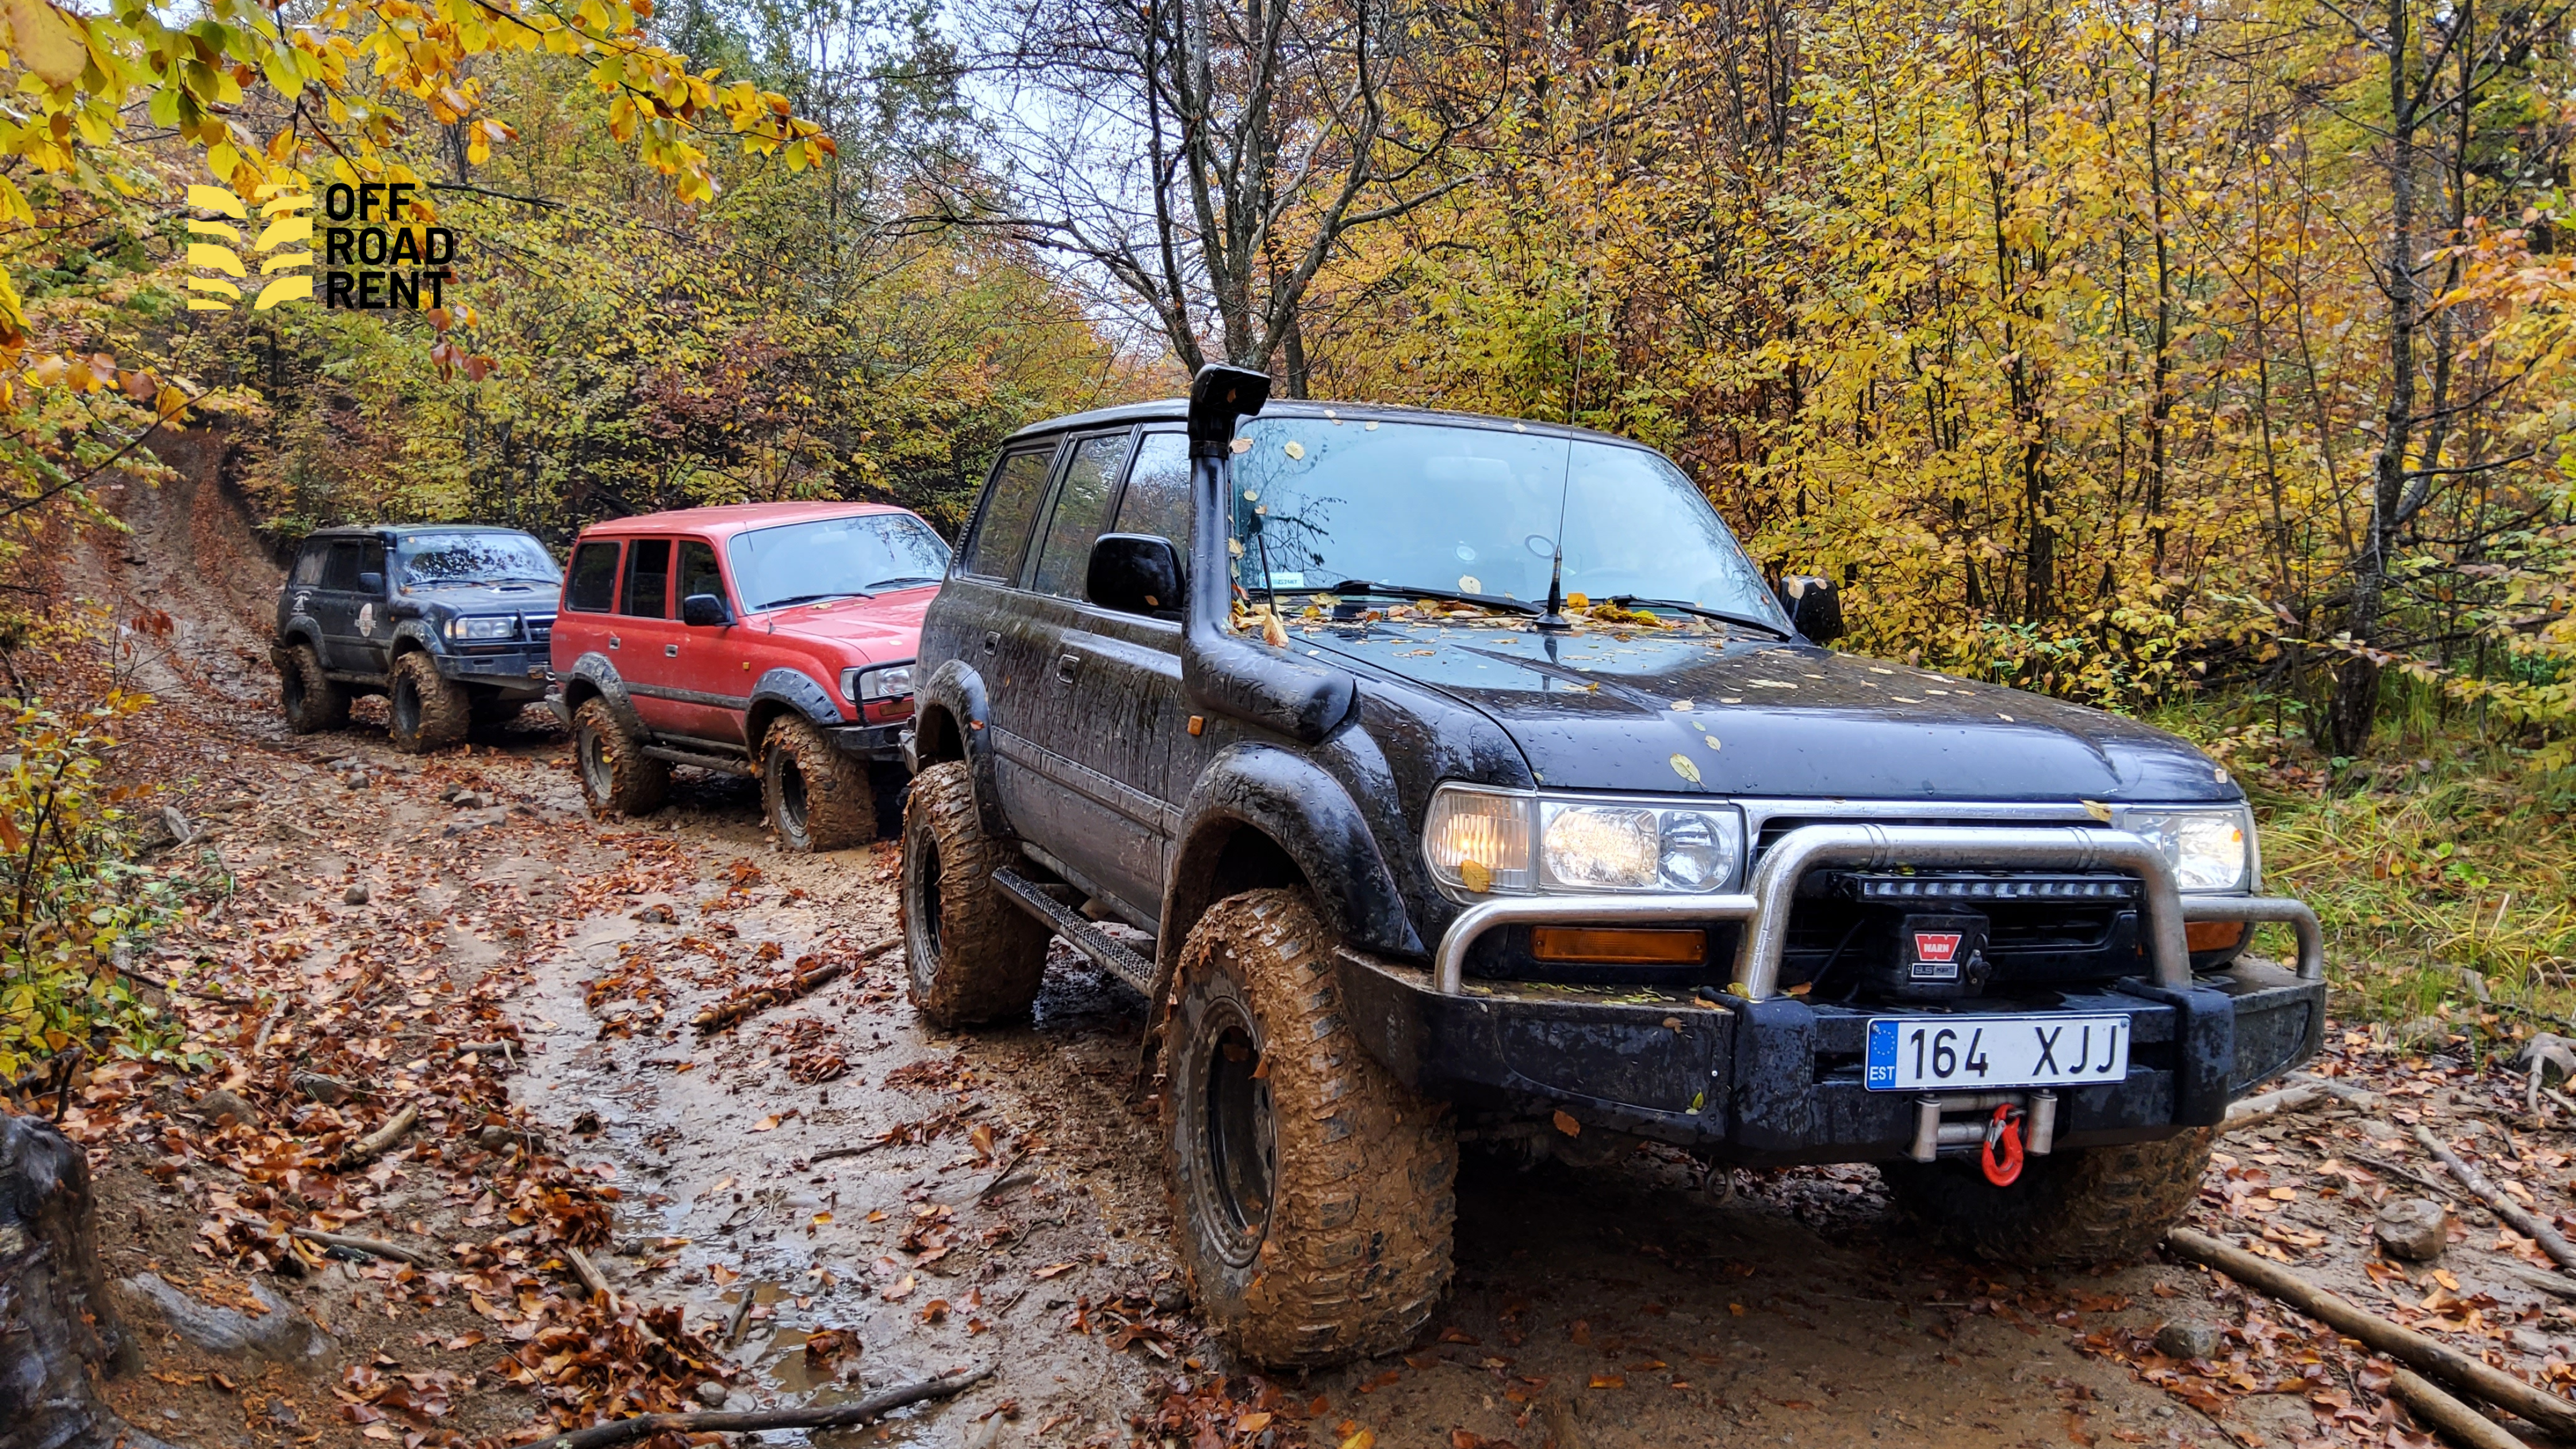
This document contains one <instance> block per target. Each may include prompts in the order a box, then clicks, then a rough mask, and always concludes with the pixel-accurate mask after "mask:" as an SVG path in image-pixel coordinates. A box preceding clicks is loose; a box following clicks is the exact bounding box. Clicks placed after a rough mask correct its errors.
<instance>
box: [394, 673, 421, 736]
mask: <svg viewBox="0 0 2576 1449" xmlns="http://www.w3.org/2000/svg"><path fill="white" fill-rule="evenodd" d="M393 717H394V733H395V734H396V735H401V736H409V735H414V734H418V733H419V732H420V691H419V690H417V689H414V688H413V687H412V683H411V681H410V680H409V679H397V680H395V681H394V697H393Z"/></svg>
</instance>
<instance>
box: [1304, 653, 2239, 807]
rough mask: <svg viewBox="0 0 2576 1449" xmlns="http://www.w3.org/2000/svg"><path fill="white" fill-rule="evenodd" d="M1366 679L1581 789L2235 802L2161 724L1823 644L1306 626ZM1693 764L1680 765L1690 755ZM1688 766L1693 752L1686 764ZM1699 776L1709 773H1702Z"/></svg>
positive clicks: (2233, 793) (1550, 778)
mask: <svg viewBox="0 0 2576 1449" xmlns="http://www.w3.org/2000/svg"><path fill="white" fill-rule="evenodd" d="M1300 634H1301V637H1300V638H1299V639H1298V640H1297V643H1298V645H1299V646H1300V647H1302V648H1309V649H1320V650H1322V651H1324V652H1325V653H1326V654H1327V655H1338V656H1340V657H1341V658H1342V659H1343V660H1345V661H1346V662H1348V663H1350V664H1351V665H1353V666H1354V667H1355V668H1356V669H1357V670H1358V672H1359V673H1360V674H1361V677H1362V681H1363V682H1362V689H1363V691H1365V689H1366V679H1367V677H1368V676H1369V675H1370V674H1372V673H1376V674H1384V675H1393V676H1397V677H1401V678H1404V679H1408V680H1411V681H1414V682H1416V683H1418V684H1421V685H1424V686H1427V687H1430V688H1433V689H1437V690H1440V691H1442V692H1444V693H1446V694H1448V695H1450V696H1451V697H1453V698H1455V699H1458V700H1460V701H1462V702H1464V703H1466V704H1469V705H1471V706H1473V707H1475V708H1477V709H1479V710H1482V711H1483V712H1484V713H1486V714H1487V715H1489V716H1491V717H1492V718H1493V720H1494V721H1495V722H1496V723H1497V724H1499V725H1500V726H1502V728H1503V729H1504V730H1506V731H1507V732H1508V733H1509V734H1510V735H1511V737H1512V739H1513V740H1514V742H1515V743H1517V744H1518V745H1519V746H1520V748H1521V751H1522V753H1523V754H1524V755H1526V756H1527V758H1528V760H1529V764H1530V768H1531V771H1532V772H1533V773H1534V774H1535V775H1536V776H1537V777H1538V778H1539V780H1541V781H1542V782H1543V783H1545V784H1547V785H1549V786H1551V787H1556V788H1562V789H1574V790H1634V791H1641V792H1651V793H1656V794H1669V793H1672V792H1674V791H1677V790H1678V791H1684V792H1691V793H1699V792H1705V793H1709V794H1717V795H1771V796H1822V797H1828V798H1831V797H1849V798H1867V799H1951V800H2046V801H2068V800H2099V801H2131V802H2147V801H2193V800H2234V799H2237V798H2239V791H2238V790H2237V788H2236V786H2235V785H2234V784H2233V783H2231V782H2230V781H2228V779H2227V778H2226V776H2225V774H2224V773H2223V772H2221V771H2220V770H2218V769H2217V768H2216V767H2215V766H2213V765H2212V764H2211V763H2210V761H2209V759H2208V758H2207V757H2206V756H2204V755H2202V754H2201V753H2200V752H2199V751H2198V750H2196V749H2194V748H2193V747H2192V746H2191V745H2189V744H2188V743H2186V742H2184V741H2183V740H2181V739H2178V738H2176V737H2174V736H2172V735H2169V734H2166V733H2164V732H2163V731H2161V730H2155V729H2150V728H2148V727H2147V726H2145V725H2142V724H2139V723H2137V722H2135V721H2133V720H2127V719H2123V718H2120V717H2119V716H2117V715H2111V714H2105V713H2102V712H2101V711H2098V710H2091V709H2084V708H2081V707H2078V706H2075V705H2069V704H2062V703H2059V702H2057V701H2055V700H2051V699H2046V698H2043V697H2041V696H2038V695H2032V694H2024V693H2022V692H2020V691H2018V690H2011V689H2002V688H1998V687H1996V686H1993V685H1987V684H1976V683H1971V682H1968V681H1965V680H1960V679H1955V678H1952V677H1950V676H1947V675H1944V674H1940V673H1936V672H1934V671H1930V670H1923V669H1915V668H1911V667H1908V666H1906V665H1903V664H1893V663H1888V662H1886V661H1882V660H1875V659H1867V658H1863V657H1861V656H1858V655H1851V654H1837V653H1834V652H1832V651H1830V650H1825V649H1819V648H1815V647H1813V646H1810V645H1805V644H1787V643H1772V642H1751V641H1742V640H1732V639H1728V638H1726V637H1724V636H1723V635H1721V634H1717V633H1706V634H1703V633H1698V632H1678V631H1677V632H1675V633H1670V634H1655V633H1651V632H1639V633H1637V634H1635V635H1634V636H1633V637H1630V638H1626V639H1622V638H1619V637H1618V636H1617V635H1615V634H1612V633H1609V632H1602V631H1594V630H1591V629H1588V628H1587V629H1585V630H1583V631H1582V632H1577V633H1569V634H1562V635H1556V636H1549V635H1545V634H1541V633H1539V632H1538V631H1536V630H1532V629H1526V628H1523V629H1517V630H1514V629H1503V628H1498V627H1495V626H1493V625H1491V624H1486V623H1474V624H1441V623H1418V624H1404V623H1393V622H1390V623H1385V624H1375V625H1371V626H1369V627H1367V628H1365V629H1358V628H1326V629H1317V630H1315V631H1313V632H1312V633H1305V632H1304V631H1300ZM1676 757H1678V760H1677V759H1676ZM1685 762H1686V763H1685ZM1692 773H1696V774H1697V775H1698V777H1699V778H1698V779H1697V781H1696V782H1694V781H1693V780H1691V779H1690V778H1689V776H1690V774H1692Z"/></svg>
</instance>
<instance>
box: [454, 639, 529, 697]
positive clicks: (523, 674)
mask: <svg viewBox="0 0 2576 1449" xmlns="http://www.w3.org/2000/svg"><path fill="white" fill-rule="evenodd" d="M430 657H431V658H433V659H436V660H437V661H438V673H439V676H440V677H441V678H444V679H452V680H454V681H456V682H457V683H459V684H476V685H482V686H484V687H486V688H489V689H494V690H498V691H499V692H500V693H501V694H503V695H505V696H510V697H515V698H521V699H536V698H539V697H541V696H543V695H544V694H545V692H546V689H547V687H548V681H549V679H550V678H551V671H550V669H549V667H548V660H547V653H546V648H545V646H544V645H538V646H537V647H535V648H531V649H496V650H494V651H492V652H491V653H488V654H484V653H476V654H453V653H449V652H447V651H445V650H440V651H438V652H436V653H434V654H432V655H431V656H430Z"/></svg>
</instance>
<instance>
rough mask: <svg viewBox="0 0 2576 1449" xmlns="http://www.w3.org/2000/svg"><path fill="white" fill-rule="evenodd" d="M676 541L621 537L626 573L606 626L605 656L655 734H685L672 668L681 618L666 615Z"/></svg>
mask: <svg viewBox="0 0 2576 1449" xmlns="http://www.w3.org/2000/svg"><path fill="white" fill-rule="evenodd" d="M675 542H676V541H675V540H673V539H668V538H634V539H628V540H627V542H626V570H625V577H624V578H622V579H620V580H619V582H618V586H617V618H616V620H615V622H613V623H612V624H610V625H609V629H608V657H609V661H610V662H611V663H612V664H614V665H615V666H616V668H617V676H618V678H620V679H623V680H624V681H626V695H627V698H629V699H631V700H633V701H634V702H635V714H636V717H637V718H639V719H641V720H643V721H644V727H645V728H646V729H648V730H651V731H652V732H654V733H655V734H686V733H688V731H687V730H686V729H685V728H684V727H683V726H684V717H683V712H682V707H681V700H680V698H679V697H678V695H677V693H676V690H677V682H676V680H675V679H674V677H673V676H674V673H675V671H676V668H677V662H678V658H679V653H680V623H679V621H678V620H677V619H674V618H673V617H671V615H672V613H673V606H672V600H671V555H672V552H673V549H674V544H675Z"/></svg>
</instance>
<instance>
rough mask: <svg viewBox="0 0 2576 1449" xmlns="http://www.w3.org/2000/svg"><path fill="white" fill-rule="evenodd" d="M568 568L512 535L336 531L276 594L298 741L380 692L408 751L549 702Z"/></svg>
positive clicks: (289, 719)
mask: <svg viewBox="0 0 2576 1449" xmlns="http://www.w3.org/2000/svg"><path fill="white" fill-rule="evenodd" d="M562 582H563V571H562V570H561V569H559V568H558V567H556V565H555V560H554V556H553V555H552V554H549V553H547V552H546V547H545V545H544V544H541V543H539V542H537V541H536V540H535V539H534V538H531V537H529V536H528V535H527V534H524V533H521V532H519V531H518V530H516V529H510V528H489V527H484V526H482V525H478V524H465V523H435V524H415V525H410V526H405V527H399V528H325V529H320V530H317V531H315V532H314V533H312V534H310V535H308V536H307V537H306V538H305V539H304V542H303V544H302V545H301V546H300V547H299V548H298V549H297V550H296V554H295V564H294V567H293V568H292V569H290V570H289V571H288V573H287V576H286V587H284V588H283V589H281V590H279V591H278V596H277V635H276V638H275V640H274V641H273V642H272V643H271V644H270V646H269V658H270V660H271V661H272V662H274V663H275V664H276V666H277V680H278V705H279V708H280V709H281V711H282V712H283V713H284V714H285V716H286V725H287V728H289V729H291V730H293V731H295V732H296V733H297V734H310V733H312V732H313V731H315V730H326V729H337V728H339V727H340V726H341V725H343V724H346V723H347V722H348V719H349V701H350V699H351V698H352V697H354V696H357V695H363V694H381V695H383V696H385V701H386V705H387V710H386V718H387V723H388V729H389V733H390V734H391V735H392V737H393V742H394V744H395V746H396V747H397V748H399V749H402V750H406V751H410V752H413V753H418V752H420V751H423V750H434V749H437V748H439V747H441V746H443V745H450V744H454V743H456V742H457V741H459V740H461V739H463V738H465V735H466V732H467V731H468V730H469V729H470V728H472V727H473V726H475V725H478V724H496V723H499V722H500V721H502V720H506V719H509V718H510V717H512V716H514V715H516V714H517V713H518V712H519V711H520V710H521V709H522V708H524V707H526V706H527V705H529V704H531V703H533V702H535V701H537V700H540V699H543V698H545V695H546V690H547V688H548V687H549V686H548V680H549V678H550V676H549V674H548V672H547V669H548V660H547V644H548V636H549V633H550V631H551V630H552V629H553V627H554V621H555V597H556V594H557V592H558V591H559V590H560V588H561V586H562Z"/></svg>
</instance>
